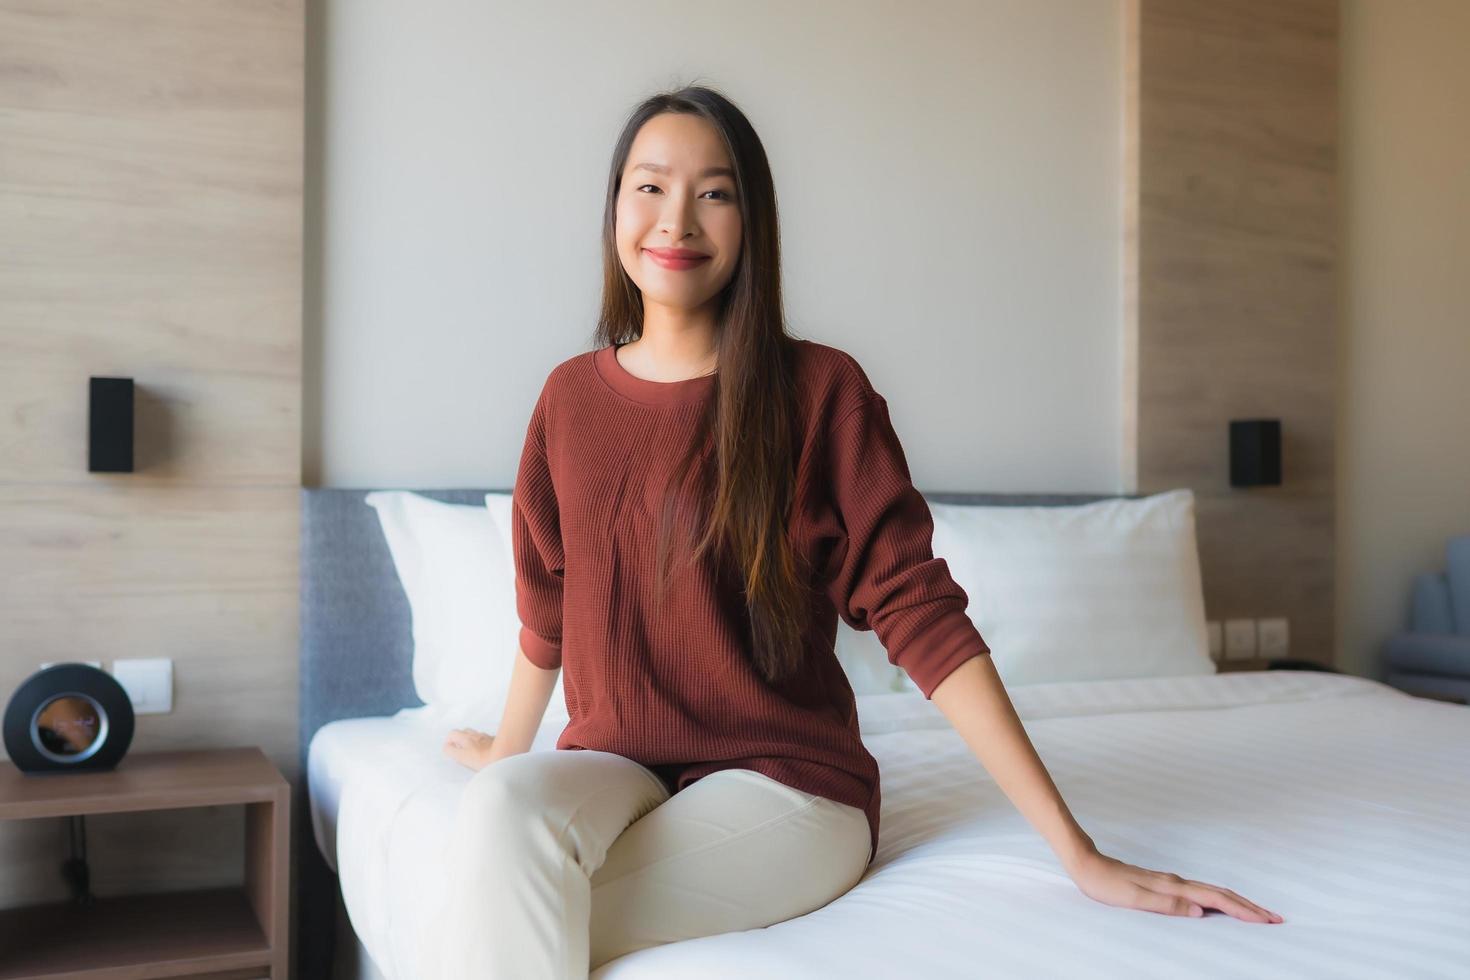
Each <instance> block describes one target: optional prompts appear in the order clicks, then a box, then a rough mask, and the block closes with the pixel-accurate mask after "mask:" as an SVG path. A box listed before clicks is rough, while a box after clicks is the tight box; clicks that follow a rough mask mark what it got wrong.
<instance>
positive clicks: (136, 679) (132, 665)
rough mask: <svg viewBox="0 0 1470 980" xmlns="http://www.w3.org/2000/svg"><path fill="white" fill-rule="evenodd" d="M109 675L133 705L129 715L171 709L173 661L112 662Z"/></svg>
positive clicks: (172, 705) (156, 658)
mask: <svg viewBox="0 0 1470 980" xmlns="http://www.w3.org/2000/svg"><path fill="white" fill-rule="evenodd" d="M112 676H113V677H114V678H115V679H116V680H117V682H118V683H119V684H121V685H122V686H123V690H125V691H127V692H128V698H129V700H131V701H132V702H133V712H134V713H135V714H140V715H156V714H163V713H164V712H168V711H172V710H173V709H174V662H173V661H172V660H170V659H169V658H167V657H149V658H146V659H134V660H114V661H113V662H112Z"/></svg>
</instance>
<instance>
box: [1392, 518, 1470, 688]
mask: <svg viewBox="0 0 1470 980" xmlns="http://www.w3.org/2000/svg"><path fill="white" fill-rule="evenodd" d="M1445 558H1446V561H1445V565H1446V569H1445V571H1443V572H1427V573H1425V574H1422V575H1418V576H1416V577H1415V579H1414V594H1413V602H1412V607H1411V609H1410V613H1409V628H1408V630H1406V631H1404V632H1402V633H1398V634H1395V635H1394V636H1392V637H1390V638H1389V640H1388V642H1387V643H1386V644H1384V647H1383V657H1384V660H1385V661H1386V662H1387V665H1388V683H1389V684H1391V685H1393V686H1394V687H1396V688H1398V689H1400V690H1402V691H1406V692H1408V693H1410V694H1427V695H1430V696H1433V697H1442V698H1446V699H1448V700H1456V701H1463V702H1466V703H1470V534H1465V535H1461V536H1459V537H1455V538H1451V539H1450V541H1449V544H1448V545H1447V546H1446V547H1445Z"/></svg>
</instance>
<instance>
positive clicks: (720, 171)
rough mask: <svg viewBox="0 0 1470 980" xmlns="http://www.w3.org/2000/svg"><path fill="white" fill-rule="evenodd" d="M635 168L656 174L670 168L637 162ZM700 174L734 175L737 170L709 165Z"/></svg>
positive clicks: (715, 175) (667, 170)
mask: <svg viewBox="0 0 1470 980" xmlns="http://www.w3.org/2000/svg"><path fill="white" fill-rule="evenodd" d="M633 169H634V170H652V171H653V172H654V173H656V174H666V173H668V172H669V168H668V167H666V166H664V165H663V164H661V163H647V162H645V163H635V164H634V165H633ZM699 176H701V177H734V176H735V171H733V170H731V169H730V168H729V167H707V168H706V169H705V170H704V171H703V172H702V173H701V174H700V175H699Z"/></svg>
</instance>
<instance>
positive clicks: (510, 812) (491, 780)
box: [459, 756, 540, 828]
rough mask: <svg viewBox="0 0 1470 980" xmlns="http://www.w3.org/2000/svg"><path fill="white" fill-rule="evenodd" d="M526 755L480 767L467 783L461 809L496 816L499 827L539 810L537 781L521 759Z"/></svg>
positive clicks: (494, 817)
mask: <svg viewBox="0 0 1470 980" xmlns="http://www.w3.org/2000/svg"><path fill="white" fill-rule="evenodd" d="M522 758H523V756H508V757H506V758H504V759H500V760H499V761H497V762H492V763H491V764H490V765H488V766H485V767H484V768H483V769H480V770H479V771H478V772H476V773H475V774H474V775H472V776H471V777H470V779H469V782H467V783H465V786H464V791H463V793H462V794H461V796H460V802H459V806H460V809H461V810H465V811H469V812H471V813H473V814H474V815H475V816H478V817H484V818H486V819H494V821H495V823H496V825H497V826H499V827H502V828H505V827H510V826H513V825H514V824H515V823H516V822H517V820H518V819H519V818H522V817H525V816H527V815H530V814H534V813H536V812H537V811H538V810H539V809H540V803H539V801H538V800H537V799H536V781H535V779H534V778H533V775H532V774H531V773H530V772H528V767H527V766H525V765H524V764H521V763H519V762H518V760H520V759H522Z"/></svg>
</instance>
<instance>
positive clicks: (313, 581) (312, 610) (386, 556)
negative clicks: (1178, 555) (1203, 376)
mask: <svg viewBox="0 0 1470 980" xmlns="http://www.w3.org/2000/svg"><path fill="white" fill-rule="evenodd" d="M369 492H370V491H367V490H334V489H303V490H302V492H301V493H302V500H301V504H302V514H301V759H302V766H303V769H302V771H305V760H306V750H307V747H308V745H309V744H310V742H311V737H312V736H313V735H314V734H316V730H317V729H318V728H320V727H321V726H322V725H325V724H326V723H327V722H329V721H335V720H336V719H338V718H359V717H367V716H372V715H391V714H393V713H394V712H395V711H397V710H398V709H399V708H406V707H413V706H416V705H418V704H421V703H422V702H421V701H420V700H419V698H418V696H417V695H416V694H415V693H414V689H413V675H412V657H413V641H412V636H411V628H410V621H409V609H408V599H407V597H406V596H405V595H404V593H403V588H402V586H401V585H399V583H398V574H397V572H395V571H394V569H393V559H392V556H391V554H390V553H389V551H388V545H387V542H386V541H385V540H384V539H383V532H382V529H381V527H380V526H379V524H378V513H377V511H376V510H374V509H373V508H371V507H369V506H368V505H367V504H365V503H363V497H365V496H366V495H367V494H368V493H369ZM414 492H415V493H419V494H422V495H424V496H426V497H430V498H432V499H434V500H439V501H443V502H445V503H455V504H482V503H483V502H484V499H485V494H487V493H492V492H498V493H508V492H509V489H508V488H504V489H498V490H415V491H414ZM924 496H925V498H926V499H928V500H930V501H934V502H937V503H963V504H990V505H999V506H1057V505H1062V504H1082V503H1089V502H1091V501H1095V500H1105V499H1109V498H1113V497H1117V496H1120V495H1119V494H995V493H938V492H936V493H928V492H926V493H925V494H924Z"/></svg>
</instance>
